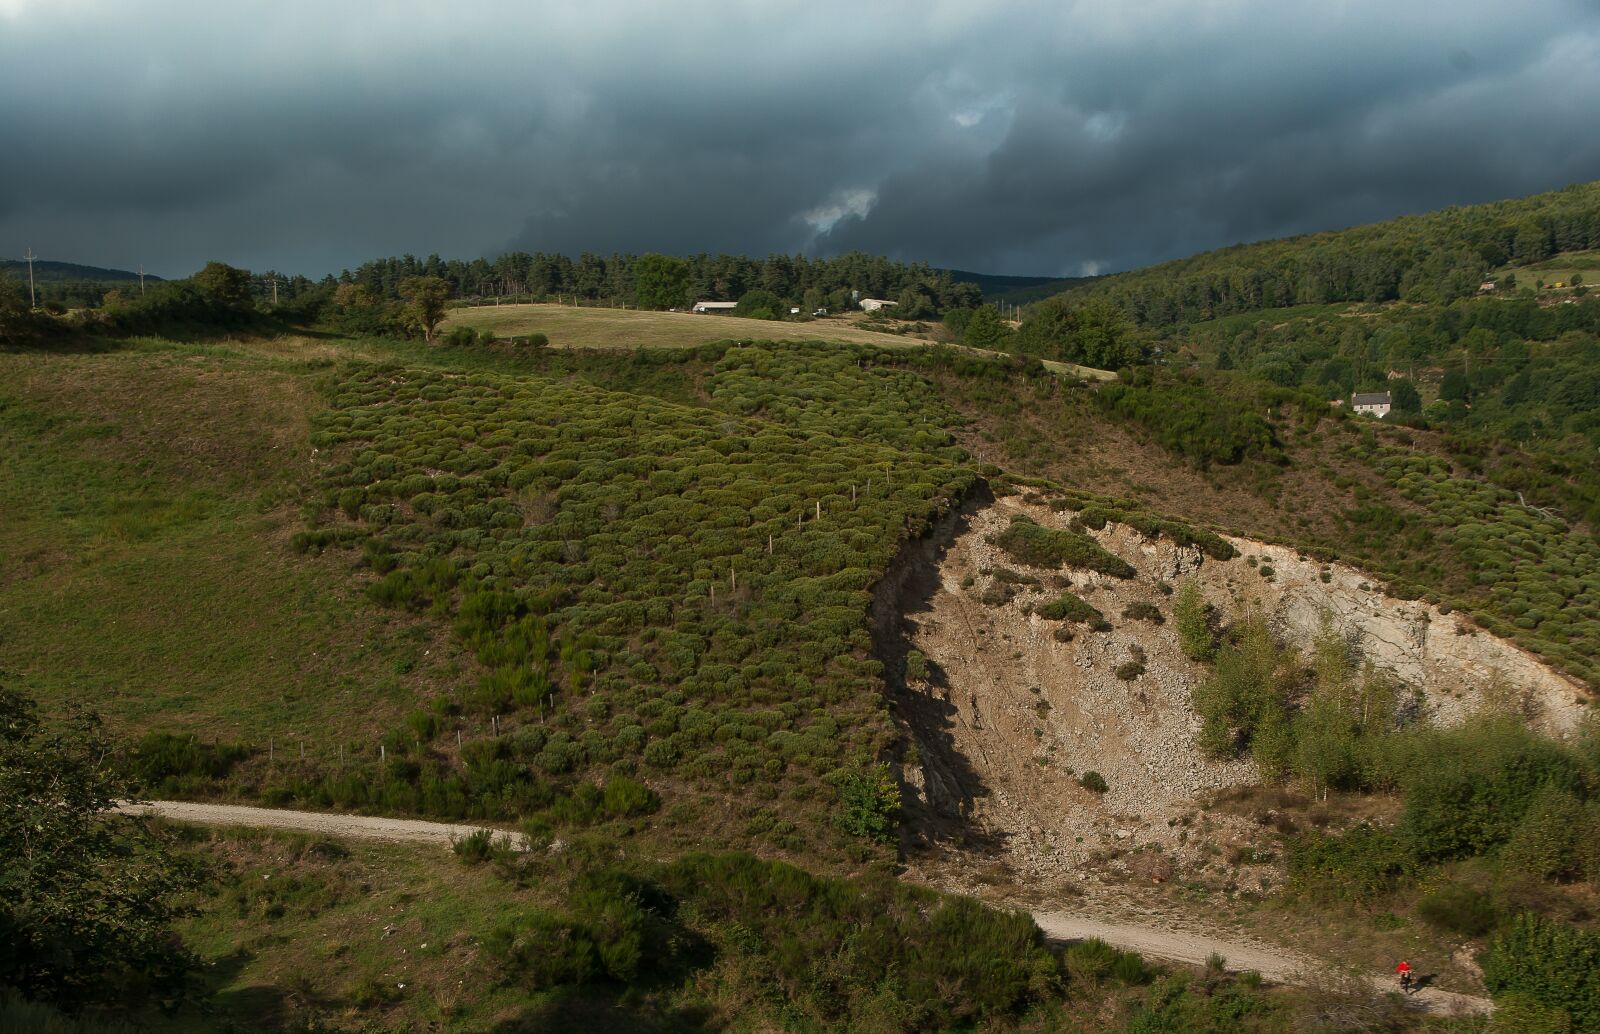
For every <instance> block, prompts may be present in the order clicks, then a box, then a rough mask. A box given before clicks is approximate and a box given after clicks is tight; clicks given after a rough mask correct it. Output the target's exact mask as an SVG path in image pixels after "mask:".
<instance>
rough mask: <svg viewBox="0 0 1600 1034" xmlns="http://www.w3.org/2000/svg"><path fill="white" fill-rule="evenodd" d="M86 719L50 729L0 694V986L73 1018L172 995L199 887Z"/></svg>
mask: <svg viewBox="0 0 1600 1034" xmlns="http://www.w3.org/2000/svg"><path fill="white" fill-rule="evenodd" d="M112 759H113V751H112V747H111V744H110V742H109V741H108V740H107V739H106V737H105V736H104V735H103V734H102V732H101V728H100V724H99V722H98V720H97V719H95V718H94V717H93V716H91V715H86V714H78V715H75V716H72V717H70V718H69V719H68V720H67V721H66V722H63V723H60V724H56V725H53V726H52V727H51V728H50V729H49V730H47V729H46V728H45V727H44V725H43V724H42V723H41V721H40V719H39V716H38V714H37V712H36V710H35V708H34V706H33V704H32V702H31V701H29V700H27V699H26V698H24V697H22V696H20V695H19V694H17V693H15V692H12V691H9V690H5V689H0V987H9V988H12V989H14V990H15V991H17V992H18V993H20V994H21V995H22V996H23V997H25V998H30V999H34V1000H37V1001H46V1002H51V1003H53V1004H56V1005H59V1006H62V1007H64V1008H68V1009H72V1008H77V1007H79V1006H82V1005H85V1004H89V1003H93V1002H113V1001H125V1000H127V999H129V998H132V997H137V996H140V995H142V994H145V993H150V994H154V995H155V996H157V997H158V998H160V999H163V1000H171V999H173V998H175V997H177V996H180V995H181V994H182V993H183V991H184V989H185V987H186V985H187V980H188V976H189V973H190V970H191V969H192V967H193V964H194V959H193V957H192V956H191V954H190V953H189V952H188V950H187V949H185V948H184V947H183V945H182V944H181V942H180V941H179V940H178V939H177V937H176V935H175V934H174V933H173V930H172V923H173V920H174V919H175V918H176V917H177V916H178V915H179V914H180V913H181V908H180V906H179V905H178V904H177V899H178V895H179V894H180V893H182V892H183V891H185V890H187V889H190V888H192V887H193V886H194V885H195V884H196V882H197V880H196V873H195V871H194V869H193V868H192V866H189V865H188V864H186V863H184V862H182V861H181V860H178V859H175V858H174V856H173V855H171V854H170V853H169V852H168V850H167V849H166V845H165V843H164V841H163V840H162V839H161V838H160V837H159V836H158V835H157V834H155V833H154V832H153V831H152V830H151V829H149V828H148V827H147V826H146V825H145V823H144V820H142V819H137V818H131V817H127V816H121V815H114V814H111V813H109V812H108V810H107V809H109V808H110V807H111V805H112V804H113V803H115V802H116V801H117V800H119V799H123V798H127V797H130V796H132V795H133V794H132V790H133V787H132V786H131V785H130V784H129V782H128V780H127V779H126V778H125V777H123V776H121V775H120V774H118V772H117V771H116V769H115V768H114V766H113V763H112Z"/></svg>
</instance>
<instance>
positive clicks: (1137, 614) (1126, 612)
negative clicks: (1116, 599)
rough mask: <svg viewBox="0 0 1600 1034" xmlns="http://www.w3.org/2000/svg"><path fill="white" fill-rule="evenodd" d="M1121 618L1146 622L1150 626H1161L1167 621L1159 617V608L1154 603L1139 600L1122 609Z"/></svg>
mask: <svg viewBox="0 0 1600 1034" xmlns="http://www.w3.org/2000/svg"><path fill="white" fill-rule="evenodd" d="M1122 616H1123V617H1125V618H1127V619H1129V620H1131V621H1148V622H1150V623H1151V624H1152V625H1159V624H1163V623H1164V622H1165V621H1166V620H1167V619H1166V618H1164V617H1162V616H1161V608H1160V607H1158V606H1156V605H1155V604H1154V603H1147V602H1145V601H1143V600H1140V601H1139V602H1137V603H1130V604H1128V605H1127V606H1126V607H1123V608H1122Z"/></svg>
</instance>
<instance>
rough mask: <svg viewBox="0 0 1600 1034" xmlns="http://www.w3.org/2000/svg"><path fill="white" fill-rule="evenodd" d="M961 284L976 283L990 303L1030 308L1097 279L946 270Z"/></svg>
mask: <svg viewBox="0 0 1600 1034" xmlns="http://www.w3.org/2000/svg"><path fill="white" fill-rule="evenodd" d="M940 272H944V273H949V274H950V278H951V279H952V280H954V281H955V282H956V283H958V284H976V285H978V289H979V290H981V291H982V292H983V300H984V301H986V302H1010V303H1011V304H1013V305H1026V304H1027V303H1028V302H1036V301H1040V300H1041V299H1044V298H1049V297H1050V296H1051V295H1054V294H1059V293H1061V292H1062V291H1064V290H1066V289H1068V288H1070V287H1075V286H1077V285H1079V284H1083V283H1087V282H1088V281H1090V280H1094V279H1096V278H1095V277H1092V276H1066V277H1062V276H999V275H997V274H994V273H974V272H971V271H970V270H966V269H945V270H941V271H940Z"/></svg>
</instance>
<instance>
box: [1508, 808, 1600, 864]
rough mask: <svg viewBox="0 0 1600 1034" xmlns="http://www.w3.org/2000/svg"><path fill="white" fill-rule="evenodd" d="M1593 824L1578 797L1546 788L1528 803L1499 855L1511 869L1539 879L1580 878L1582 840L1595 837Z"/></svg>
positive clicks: (1583, 859) (1583, 851)
mask: <svg viewBox="0 0 1600 1034" xmlns="http://www.w3.org/2000/svg"><path fill="white" fill-rule="evenodd" d="M1592 821H1593V819H1592V817H1591V815H1590V814H1589V813H1588V812H1587V810H1586V809H1585V808H1584V806H1583V802H1582V801H1580V800H1578V797H1577V795H1575V794H1574V793H1572V792H1571V791H1570V790H1566V789H1563V788H1562V787H1559V786H1554V785H1550V786H1545V787H1543V788H1542V789H1540V790H1539V792H1538V793H1537V794H1536V795H1535V796H1534V798H1533V800H1532V801H1530V802H1529V804H1528V808H1527V811H1526V812H1525V813H1524V814H1523V816H1522V821H1521V822H1520V823H1518V824H1517V828H1516V832H1514V833H1513V834H1512V835H1511V839H1510V841H1509V842H1508V843H1507V844H1506V846H1505V848H1504V849H1503V851H1502V852H1501V856H1502V858H1503V859H1504V861H1505V864H1506V865H1507V866H1508V867H1510V868H1511V869H1512V870H1514V871H1516V872H1520V873H1528V874H1530V875H1533V876H1537V877H1539V878H1540V879H1544V880H1561V879H1572V878H1575V877H1580V876H1582V875H1583V874H1584V868H1585V865H1584V863H1585V861H1586V858H1585V853H1586V852H1585V846H1586V844H1585V839H1586V838H1592V837H1593V836H1594V835H1595V831H1594V830H1593V829H1592V828H1591V827H1590V823H1591V822H1592Z"/></svg>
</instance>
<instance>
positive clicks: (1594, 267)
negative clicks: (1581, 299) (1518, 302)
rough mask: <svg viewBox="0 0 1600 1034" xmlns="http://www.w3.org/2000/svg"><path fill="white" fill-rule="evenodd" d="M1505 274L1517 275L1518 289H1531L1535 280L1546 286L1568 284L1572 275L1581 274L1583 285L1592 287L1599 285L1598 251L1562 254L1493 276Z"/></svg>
mask: <svg viewBox="0 0 1600 1034" xmlns="http://www.w3.org/2000/svg"><path fill="white" fill-rule="evenodd" d="M1507 273H1515V274H1516V275H1517V286H1518V287H1532V286H1533V285H1534V282H1535V281H1537V280H1542V281H1544V282H1545V283H1546V284H1554V283H1563V284H1570V283H1572V274H1573V273H1582V274H1583V281H1584V283H1586V284H1588V285H1589V286H1590V287H1594V286H1595V285H1596V284H1600V251H1568V252H1563V253H1562V254H1560V255H1554V256H1551V257H1550V258H1548V259H1545V260H1544V261H1543V262H1535V263H1533V264H1531V265H1527V266H1513V267H1510V268H1507V269H1503V270H1501V271H1500V272H1499V273H1497V274H1495V275H1496V276H1497V277H1504V276H1505V275H1506V274H1507ZM1491 279H1492V278H1491Z"/></svg>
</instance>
